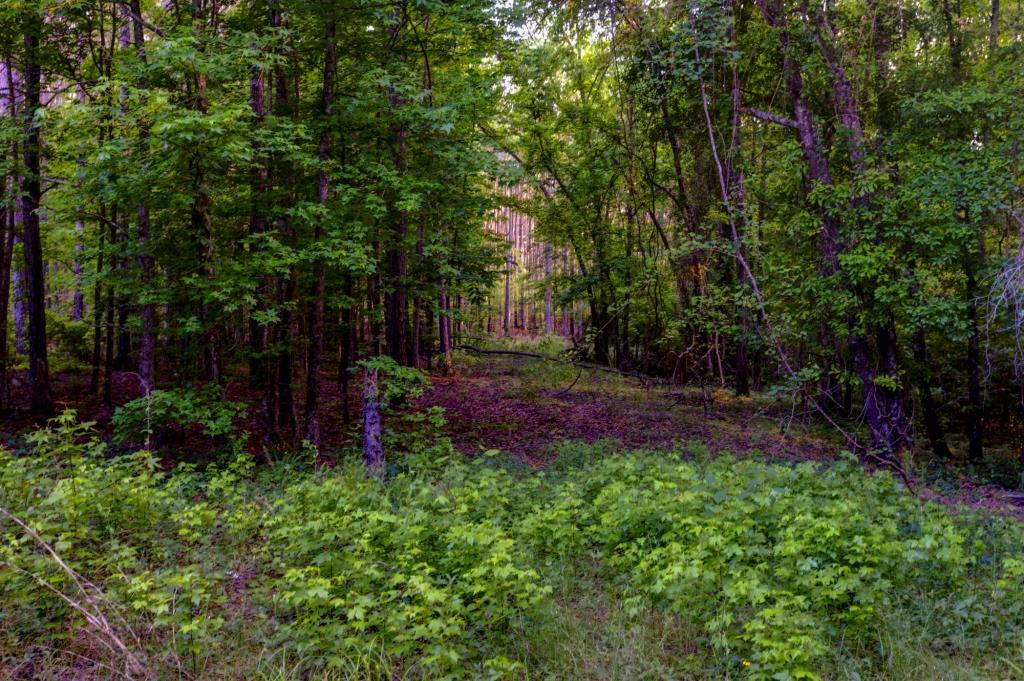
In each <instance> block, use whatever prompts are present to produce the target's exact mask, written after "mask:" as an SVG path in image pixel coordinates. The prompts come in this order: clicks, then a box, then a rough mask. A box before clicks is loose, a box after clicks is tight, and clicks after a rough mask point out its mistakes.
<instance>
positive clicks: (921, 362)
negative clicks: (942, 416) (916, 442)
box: [913, 329, 951, 461]
mask: <svg viewBox="0 0 1024 681" xmlns="http://www.w3.org/2000/svg"><path fill="white" fill-rule="evenodd" d="M913 348H914V362H915V363H916V364H917V371H918V379H917V391H918V393H919V395H920V396H921V411H923V412H924V414H923V415H924V425H925V430H926V432H927V433H928V442H929V443H930V444H931V447H932V452H933V453H934V454H935V456H936V457H937V458H938V459H939V460H941V461H947V460H949V458H950V457H951V454H950V451H949V445H947V444H946V438H945V435H944V434H943V432H942V422H941V421H940V420H939V410H938V407H937V405H936V404H935V397H934V395H932V381H931V366H930V365H929V364H928V349H927V348H928V346H927V345H926V343H925V336H924V330H923V329H918V330H917V331H915V332H914V342H913Z"/></svg>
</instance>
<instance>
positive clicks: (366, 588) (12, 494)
mask: <svg viewBox="0 0 1024 681" xmlns="http://www.w3.org/2000/svg"><path fill="white" fill-rule="evenodd" d="M310 463H311V462H310V461H305V460H303V459H302V458H291V459H286V460H283V461H278V462H277V463H275V464H273V465H270V466H261V467H253V466H252V465H251V463H250V459H249V457H248V456H246V455H244V454H240V455H238V456H236V457H231V456H228V457H227V458H226V463H223V464H221V465H215V466H210V467H209V468H208V469H206V470H197V469H196V468H194V467H188V466H181V467H179V468H177V469H175V470H174V471H173V472H165V471H161V470H160V469H159V467H158V465H157V462H156V461H155V459H154V458H153V457H152V456H150V455H148V454H146V453H137V454H133V455H130V456H120V457H111V456H110V455H109V454H108V452H107V451H105V446H104V445H103V443H101V442H100V441H98V440H96V439H92V438H90V437H89V435H88V432H87V431H85V430H84V429H83V427H81V426H77V425H75V424H74V421H73V419H72V418H71V417H70V416H68V417H65V418H64V419H63V420H61V421H60V422H58V423H56V424H55V425H54V426H53V427H52V428H51V429H49V430H46V431H41V432H39V433H37V434H36V435H34V436H33V437H32V438H31V442H30V443H29V445H28V449H26V450H24V451H19V452H5V453H3V454H0V505H2V506H3V508H4V509H6V511H7V512H8V513H9V515H8V516H6V517H4V518H2V519H0V523H2V525H0V528H2V532H3V534H2V537H3V544H2V549H0V551H2V553H0V559H2V560H3V565H4V569H3V570H0V618H2V619H0V647H2V652H3V657H2V661H0V664H2V665H3V666H2V668H0V669H2V670H3V671H5V672H6V674H7V675H8V676H9V677H11V678H68V677H71V676H75V678H116V677H120V676H123V675H125V674H127V675H129V676H131V677H132V678H143V677H146V676H149V677H151V678H172V677H177V678H196V679H221V678H223V679H228V678H232V679H282V680H283V679H300V678H303V679H306V678H314V679H321V678H322V679H342V678H349V679H378V678H379V679H419V678H468V679H480V678H528V679H534V678H536V679H586V678H590V679H609V678H615V679H686V678H692V679H723V678H731V679H779V680H780V681H784V680H786V679H801V678H803V679H815V678H818V679H894V680H895V679H921V680H922V681H923V680H925V679H929V680H930V679H979V678H980V679H1001V678H1015V677H1017V676H1019V674H1020V670H1021V666H1022V665H1024V658H1022V654H1024V639H1022V636H1024V561H1022V559H1021V549H1022V547H1024V531H1022V528H1021V526H1020V525H1019V524H1018V523H1017V522H1016V521H1014V520H1011V519H1007V518H1000V517H994V516H992V515H990V514H981V513H975V512H967V511H964V512H960V513H951V512H950V510H949V509H948V508H947V507H943V506H940V505H937V504H930V503H925V502H921V501H919V500H918V499H916V498H914V497H913V496H911V495H910V494H908V493H907V492H906V491H905V490H904V489H903V487H902V486H901V485H900V484H899V483H898V482H897V481H896V480H894V479H893V478H892V477H890V476H889V475H888V474H885V473H878V474H875V475H866V474H865V473H864V472H863V471H862V470H860V469H859V468H858V467H857V466H856V465H855V464H853V463H846V462H842V461H840V462H839V463H833V464H815V463H800V464H778V463H765V462H761V461H757V460H756V459H755V458H752V457H747V458H745V459H743V460H735V459H732V458H730V457H728V456H714V457H712V456H710V455H709V453H708V451H707V449H706V448H705V447H703V446H700V445H696V444H694V445H691V446H690V448H689V449H688V450H687V451H683V450H681V449H678V450H672V451H635V452H625V453H624V452H621V451H619V448H618V446H617V445H615V444H613V443H611V442H608V441H602V442H598V443H596V444H585V443H577V444H566V445H564V446H563V447H562V448H561V451H560V452H559V456H558V457H557V459H555V460H554V461H553V462H552V463H551V464H550V465H549V466H547V467H546V468H545V469H544V470H533V469H531V468H529V467H526V466H523V465H522V463H521V462H520V460H519V459H517V458H505V457H503V456H502V455H500V454H497V453H495V452H491V453H489V455H488V456H482V457H477V458H476V459H474V460H472V461H467V460H465V459H464V458H463V457H461V456H459V455H458V454H456V453H455V452H454V450H453V449H452V448H451V446H450V445H449V444H448V443H447V442H446V441H444V440H440V441H436V442H429V443H423V442H421V443H420V444H418V445H417V446H415V447H412V451H411V453H409V454H408V455H407V456H406V458H404V459H403V460H401V461H393V462H392V466H391V467H390V471H391V475H390V476H389V479H388V480H387V481H385V482H378V481H376V480H372V479H369V478H367V477H366V476H365V475H364V474H363V473H362V471H361V470H360V469H359V467H358V465H356V464H354V463H353V464H345V463H342V464H341V465H339V466H337V467H335V468H332V469H328V470H325V469H314V468H313V467H312V466H311V465H310ZM11 516H14V517H16V518H18V519H19V520H21V521H22V522H23V523H24V526H21V525H18V524H16V523H15V521H14V520H13V518H11ZM51 550H52V553H51ZM58 557H59V560H58Z"/></svg>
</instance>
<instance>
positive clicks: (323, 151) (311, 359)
mask: <svg viewBox="0 0 1024 681" xmlns="http://www.w3.org/2000/svg"><path fill="white" fill-rule="evenodd" d="M325 22H326V23H325V26H324V83H323V96H322V99H321V103H320V108H321V113H322V114H323V118H324V121H323V124H324V132H323V134H321V136H320V147H319V150H318V156H319V160H320V175H319V178H318V181H317V203H318V204H319V205H320V207H321V210H322V211H323V212H322V213H321V219H318V220H317V223H316V229H315V233H314V235H313V238H314V240H316V241H320V240H321V239H322V238H323V230H322V225H321V220H322V216H323V213H324V212H326V210H327V200H328V198H329V197H330V187H331V175H330V172H329V171H328V169H327V163H328V162H329V161H330V156H331V133H330V130H329V128H328V127H327V126H328V125H329V123H330V121H329V119H330V116H331V110H332V107H333V105H334V76H335V72H336V71H337V68H338V57H337V53H336V52H335V49H334V47H335V46H334V36H335V19H334V12H333V10H331V9H326V10H325ZM313 280H314V292H313V303H312V305H311V306H310V309H309V322H308V327H309V328H308V332H309V347H308V352H307V355H306V403H305V415H304V418H303V430H304V437H305V439H307V440H309V441H310V442H312V443H313V444H314V445H319V444H320V412H319V409H320V359H321V356H322V355H323V350H324V312H325V307H326V298H327V275H326V272H325V271H324V261H323V259H322V258H319V257H318V258H317V259H316V260H315V261H314V263H313Z"/></svg>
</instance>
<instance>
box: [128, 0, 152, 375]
mask: <svg viewBox="0 0 1024 681" xmlns="http://www.w3.org/2000/svg"><path fill="white" fill-rule="evenodd" d="M130 4H131V10H132V16H133V21H132V27H133V31H132V35H133V42H134V43H135V57H136V58H137V59H138V60H139V62H140V63H142V64H145V63H146V44H145V37H144V36H143V32H142V7H141V4H140V2H139V0H131V3H130ZM139 87H142V88H144V87H145V82H144V81H140V82H139ZM148 138H149V128H148V126H147V125H146V124H145V123H142V124H141V125H140V126H139V152H140V154H141V156H142V158H143V162H145V161H144V159H145V156H146V153H147V149H146V147H147V145H148ZM135 212H136V217H137V219H138V225H137V230H138V233H137V236H136V243H137V245H138V249H139V256H138V262H139V273H140V276H141V278H142V288H143V297H144V298H143V301H142V302H141V303H140V305H139V365H138V366H139V383H140V385H141V389H142V394H143V395H148V394H149V393H150V392H152V390H153V388H154V387H155V385H156V308H155V306H154V304H153V303H152V302H151V301H149V300H148V296H149V295H150V288H151V286H152V283H153V269H154V261H153V255H152V253H151V252H150V250H149V249H150V245H149V232H150V225H149V206H148V205H147V204H146V203H145V202H144V201H140V202H139V203H138V204H137V205H136V209H135Z"/></svg>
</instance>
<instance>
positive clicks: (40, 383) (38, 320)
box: [21, 9, 54, 416]
mask: <svg viewBox="0 0 1024 681" xmlns="http://www.w3.org/2000/svg"><path fill="white" fill-rule="evenodd" d="M23 11H24V21H25V33H24V43H25V53H24V64H25V66H24V84H25V112H26V115H25V146H24V162H25V171H24V172H25V176H24V178H23V180H22V185H21V191H22V196H21V211H22V223H23V225H24V232H25V234H24V238H23V242H22V245H23V247H24V249H25V270H26V274H27V280H28V281H27V284H28V313H29V332H28V345H29V349H28V353H29V379H30V381H31V383H32V385H31V403H32V413H33V414H35V415H38V416H49V415H51V414H52V413H53V410H54V409H53V393H52V391H51V389H50V364H49V360H48V358H47V347H46V282H45V279H44V276H45V275H44V272H45V265H44V262H43V245H42V235H41V234H40V229H39V205H40V200H41V199H42V186H41V184H40V140H39V124H38V122H37V120H36V117H35V112H36V110H37V109H39V107H40V106H41V99H40V95H41V92H40V88H41V86H42V70H41V68H40V65H39V34H40V32H41V31H42V19H41V17H39V16H38V15H36V14H35V13H34V10H30V9H25V10H23Z"/></svg>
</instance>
